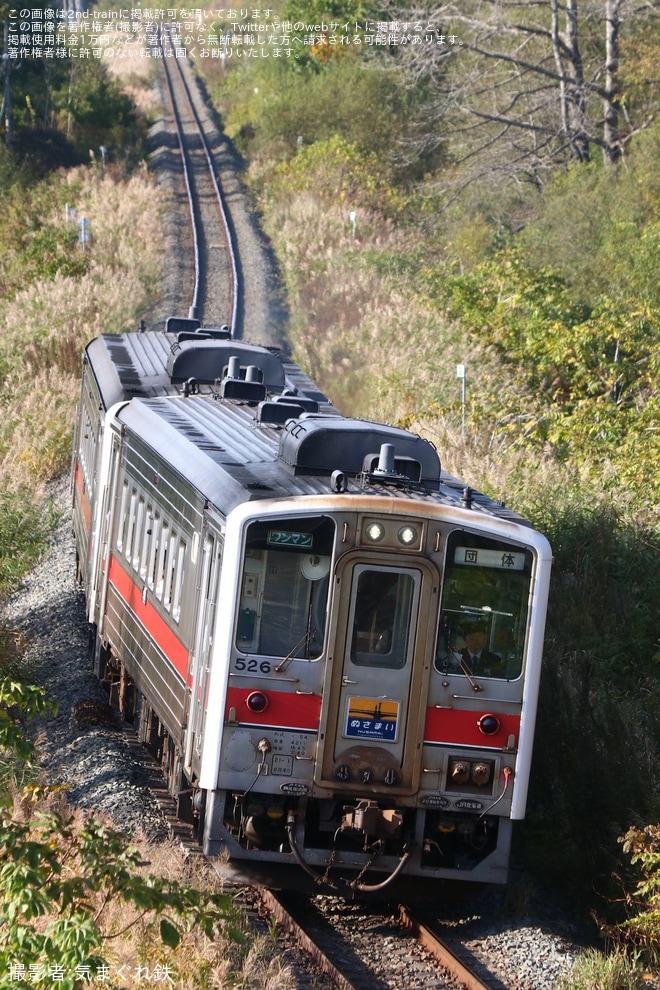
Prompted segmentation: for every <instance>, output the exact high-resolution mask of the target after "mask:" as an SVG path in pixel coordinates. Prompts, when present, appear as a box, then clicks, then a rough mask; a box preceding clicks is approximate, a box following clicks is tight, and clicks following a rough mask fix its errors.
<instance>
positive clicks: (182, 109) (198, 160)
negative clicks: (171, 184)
mask: <svg viewBox="0 0 660 990" xmlns="http://www.w3.org/2000/svg"><path fill="white" fill-rule="evenodd" d="M170 31H171V29H170V28H168V27H167V26H162V27H161V35H160V43H161V45H162V48H163V53H164V57H163V59H162V65H163V71H164V75H165V81H166V87H167V92H168V96H169V102H170V109H171V113H172V117H173V120H174V123H175V126H176V132H177V139H178V144H179V150H180V155H181V170H182V175H183V178H184V181H185V186H186V193H187V201H188V211H189V213H188V215H189V229H190V237H191V241H192V256H193V258H194V275H193V284H192V287H191V290H190V305H189V310H188V315H189V316H190V317H191V318H196V319H199V320H200V322H201V323H202V324H206V325H209V324H212V323H220V322H221V323H226V324H227V325H228V326H229V328H230V330H231V332H232V336H240V331H241V329H242V328H241V327H240V326H239V306H240V300H241V285H240V280H239V272H238V263H237V250H236V246H235V243H234V236H233V232H232V229H231V223H230V218H229V214H228V210H227V207H226V204H225V201H224V197H223V194H222V190H221V188H220V185H219V183H218V179H217V175H216V166H215V163H214V160H213V155H212V152H211V148H210V146H209V143H208V141H207V138H206V135H205V131H204V127H203V125H202V122H201V120H200V116H199V113H198V111H197V109H196V107H195V100H194V99H193V95H192V93H191V90H190V86H189V85H188V82H187V79H186V74H185V72H184V70H183V67H182V64H181V60H180V59H178V58H177V57H176V56H175V51H176V37H175V36H172V35H171V34H170Z"/></svg>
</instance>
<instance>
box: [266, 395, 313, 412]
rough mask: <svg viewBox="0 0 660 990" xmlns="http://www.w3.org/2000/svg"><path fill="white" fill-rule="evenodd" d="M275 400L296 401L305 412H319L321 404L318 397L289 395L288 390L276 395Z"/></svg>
mask: <svg viewBox="0 0 660 990" xmlns="http://www.w3.org/2000/svg"><path fill="white" fill-rule="evenodd" d="M273 402H286V403H288V404H290V403H292V402H294V403H295V404H296V405H297V406H299V407H300V409H301V411H304V412H318V411H319V404H318V402H317V401H316V399H308V398H307V396H306V395H287V393H286V391H285V392H284V393H283V394H282V395H276V396H275V398H274V399H273Z"/></svg>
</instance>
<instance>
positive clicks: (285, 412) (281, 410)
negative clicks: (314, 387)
mask: <svg viewBox="0 0 660 990" xmlns="http://www.w3.org/2000/svg"><path fill="white" fill-rule="evenodd" d="M304 412H305V409H304V407H303V406H301V405H300V403H299V402H296V401H295V400H294V399H290V400H289V402H277V401H275V400H270V401H268V402H260V403H259V409H258V410H257V422H258V423H261V424H262V425H263V426H283V425H284V424H285V423H286V421H287V420H288V419H296V418H297V417H298V416H301V415H302V414H303V413H304Z"/></svg>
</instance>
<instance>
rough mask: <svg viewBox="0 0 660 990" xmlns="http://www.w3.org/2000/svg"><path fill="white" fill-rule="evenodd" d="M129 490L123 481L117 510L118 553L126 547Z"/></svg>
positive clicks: (126, 483) (129, 500)
mask: <svg viewBox="0 0 660 990" xmlns="http://www.w3.org/2000/svg"><path fill="white" fill-rule="evenodd" d="M130 496H131V489H130V486H129V484H128V482H127V481H124V484H123V486H122V491H121V506H120V509H119V529H118V530H117V550H119V551H120V552H121V551H122V550H123V549H124V547H125V546H126V536H127V534H128V527H129V520H130V515H129V510H130V504H131V498H130Z"/></svg>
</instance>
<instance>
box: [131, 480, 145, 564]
mask: <svg viewBox="0 0 660 990" xmlns="http://www.w3.org/2000/svg"><path fill="white" fill-rule="evenodd" d="M145 519H146V506H145V502H144V498H143V497H142V495H140V497H139V498H138V506H137V518H136V520H135V535H134V537H133V570H134V571H137V570H138V569H139V567H140V554H141V552H142V544H143V542H144V531H145V529H146V525H145Z"/></svg>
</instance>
